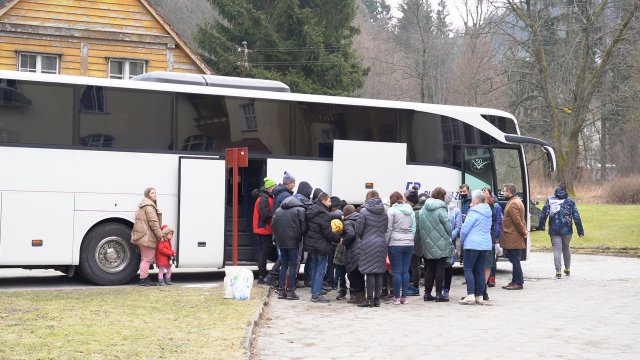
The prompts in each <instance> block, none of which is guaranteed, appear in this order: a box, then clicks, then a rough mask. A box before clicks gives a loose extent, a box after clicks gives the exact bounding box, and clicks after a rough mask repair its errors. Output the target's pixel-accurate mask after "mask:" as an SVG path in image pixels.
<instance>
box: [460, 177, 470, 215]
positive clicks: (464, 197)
mask: <svg viewBox="0 0 640 360" xmlns="http://www.w3.org/2000/svg"><path fill="white" fill-rule="evenodd" d="M458 190H459V193H460V201H461V203H460V205H461V207H460V212H462V221H464V218H465V216H467V212H469V207H471V200H472V199H471V197H470V196H469V194H470V190H469V185H467V184H462V185H460V187H459V188H458Z"/></svg>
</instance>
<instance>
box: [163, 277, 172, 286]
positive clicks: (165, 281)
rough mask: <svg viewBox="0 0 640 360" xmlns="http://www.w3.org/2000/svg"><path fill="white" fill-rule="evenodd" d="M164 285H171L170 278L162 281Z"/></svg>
mask: <svg viewBox="0 0 640 360" xmlns="http://www.w3.org/2000/svg"><path fill="white" fill-rule="evenodd" d="M164 284H165V285H173V283H172V282H171V279H170V278H167V279H164Z"/></svg>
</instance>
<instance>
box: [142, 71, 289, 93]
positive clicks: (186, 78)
mask: <svg viewBox="0 0 640 360" xmlns="http://www.w3.org/2000/svg"><path fill="white" fill-rule="evenodd" d="M132 80H138V81H151V82H158V83H166V84H182V85H197V86H211V87H221V88H231V89H247V90H263V91H277V92H291V91H290V90H289V87H288V86H287V85H285V84H284V83H281V82H279V81H274V80H263V79H248V78H238V77H231V76H220V75H200V74H186V73H176V72H168V71H157V72H150V73H145V74H142V75H138V76H136V77H134V78H133V79H132Z"/></svg>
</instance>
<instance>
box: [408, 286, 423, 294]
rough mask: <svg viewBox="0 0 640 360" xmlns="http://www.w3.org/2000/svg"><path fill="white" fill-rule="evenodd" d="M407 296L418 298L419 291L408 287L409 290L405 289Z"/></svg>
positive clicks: (413, 287)
mask: <svg viewBox="0 0 640 360" xmlns="http://www.w3.org/2000/svg"><path fill="white" fill-rule="evenodd" d="M407 296H420V289H418V288H417V287H415V286H411V285H409V288H408V289H407Z"/></svg>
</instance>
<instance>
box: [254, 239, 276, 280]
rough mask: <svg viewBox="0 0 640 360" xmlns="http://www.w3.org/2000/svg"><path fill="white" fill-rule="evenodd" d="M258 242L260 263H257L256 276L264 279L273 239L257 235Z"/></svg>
mask: <svg viewBox="0 0 640 360" xmlns="http://www.w3.org/2000/svg"><path fill="white" fill-rule="evenodd" d="M257 236H258V240H259V241H260V261H258V276H260V277H265V276H267V274H268V273H269V272H268V271H267V260H268V259H269V256H270V255H271V249H272V247H273V239H272V237H271V235H257Z"/></svg>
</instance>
